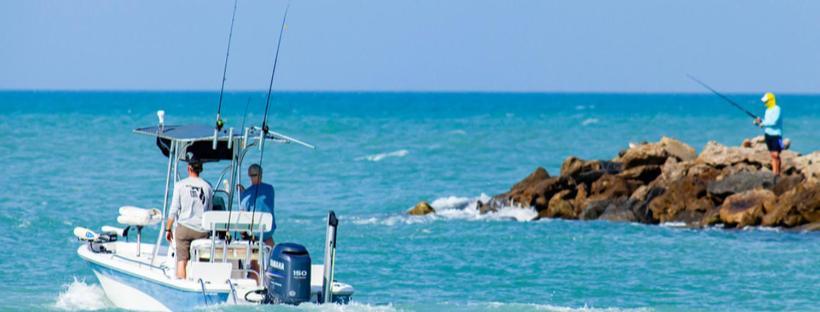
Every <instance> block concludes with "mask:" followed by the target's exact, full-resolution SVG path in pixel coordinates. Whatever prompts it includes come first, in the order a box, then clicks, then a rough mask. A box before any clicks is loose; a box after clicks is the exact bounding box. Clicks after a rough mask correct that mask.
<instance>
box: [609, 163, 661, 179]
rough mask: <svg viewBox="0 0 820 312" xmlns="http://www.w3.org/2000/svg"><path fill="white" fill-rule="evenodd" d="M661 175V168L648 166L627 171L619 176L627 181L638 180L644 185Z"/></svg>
mask: <svg viewBox="0 0 820 312" xmlns="http://www.w3.org/2000/svg"><path fill="white" fill-rule="evenodd" d="M659 175H661V166H658V165H646V166H639V167H634V168H630V169H627V170H625V171H624V172H621V173H619V174H618V176H619V177H621V178H624V179H627V180H638V181H641V182H643V183H649V182H652V181H653V180H655V178H657V177H658V176H659Z"/></svg>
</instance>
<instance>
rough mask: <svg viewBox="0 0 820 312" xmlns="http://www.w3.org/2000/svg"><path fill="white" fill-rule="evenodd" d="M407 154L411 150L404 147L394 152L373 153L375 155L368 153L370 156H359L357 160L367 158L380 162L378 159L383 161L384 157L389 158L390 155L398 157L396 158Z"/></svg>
mask: <svg viewBox="0 0 820 312" xmlns="http://www.w3.org/2000/svg"><path fill="white" fill-rule="evenodd" d="M407 154H410V152H409V151H408V150H404V149H403V150H398V151H393V152H389V153H379V154H373V155H368V156H362V157H357V158H356V160H367V161H372V162H378V161H381V160H382V159H385V158H389V157H396V158H400V157H404V156H407Z"/></svg>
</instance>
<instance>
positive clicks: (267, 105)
mask: <svg viewBox="0 0 820 312" xmlns="http://www.w3.org/2000/svg"><path fill="white" fill-rule="evenodd" d="M288 9H290V3H288V5H287V6H286V7H285V15H284V17H282V25H280V26H279V38H278V39H277V42H276V54H274V57H273V69H272V70H271V74H270V84H269V85H268V95H267V97H266V98H265V114H264V115H263V117H262V133H261V135H260V137H261V140H260V141H261V142H259V148H260V152H259V167H260V169H261V167H262V160H263V159H264V157H265V140H266V137H267V135H268V111H269V109H270V98H271V92H273V80H274V78H275V77H276V64H277V63H278V62H279V50H280V47H281V46H282V34H283V32H284V30H285V22H286V21H287V20H288ZM261 173H262V172H261V170H260V172H259V175H260V176H259V182H260V183H261V182H262V176H261ZM258 196H259V186H257V187H256V190H255V191H254V195H253V209H252V210H251V226H250V229H251V239H250V240H248V243H249V244H250V242H251V241H253V238H254V235H256V233H255V231H253V223H254V221H255V219H256V218H255V217H256V202H257V201H258V198H257V197H258ZM263 238H264V237H260V238H259V239H263Z"/></svg>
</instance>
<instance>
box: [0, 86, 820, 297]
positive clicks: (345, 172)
mask: <svg viewBox="0 0 820 312" xmlns="http://www.w3.org/2000/svg"><path fill="white" fill-rule="evenodd" d="M732 96H733V97H734V98H735V99H737V101H738V102H740V103H741V104H743V105H746V107H747V108H748V109H750V110H752V111H754V112H758V113H759V114H762V111H763V107H762V104H761V103H760V102H758V98H759V95H757V94H736V95H732ZM264 97H265V95H264V94H263V93H252V92H245V93H242V92H236V93H228V94H226V98H225V104H224V107H223V116H224V119H225V121H226V123H227V125H228V126H232V127H236V128H239V127H240V126H241V125H242V123H243V122H244V123H245V124H247V125H260V124H261V120H262V114H263V111H264ZM217 101H218V95H217V94H216V93H213V92H34V91H31V92H12V91H5V92H0V111H2V116H0V140H1V141H2V142H3V144H0V169H2V173H3V175H4V176H3V178H2V181H3V183H2V184H0V190H2V192H0V212H2V213H0V243H2V246H3V248H4V249H5V251H4V252H3V254H5V256H2V257H0V272H2V275H0V310H51V311H54V310H57V311H59V310H115V309H114V308H113V307H112V306H111V304H110V303H109V302H108V301H107V300H106V299H105V297H104V294H103V293H102V290H101V288H100V287H99V285H98V284H97V283H98V282H97V281H96V279H95V277H94V276H93V274H92V273H91V271H90V269H89V267H88V266H87V265H86V264H85V263H84V262H83V261H82V260H80V258H79V257H78V256H77V255H76V248H77V247H78V245H79V243H78V242H77V241H76V239H74V238H73V236H72V229H73V228H74V227H75V226H86V227H89V228H92V229H98V228H99V227H100V226H102V225H106V224H110V225H116V224H115V223H116V222H115V218H116V214H117V208H118V207H120V206H123V205H134V206H142V207H160V206H161V204H162V192H163V190H164V188H163V186H164V185H163V184H164V180H165V175H164V170H165V166H166V162H167V160H166V159H164V158H163V156H162V154H161V153H160V152H159V150H158V149H157V148H156V146H155V144H154V141H153V140H152V139H151V138H149V137H144V136H140V135H136V134H133V133H132V130H133V129H134V128H137V127H144V126H152V125H155V124H156V115H155V112H156V111H157V110H159V109H163V110H165V111H166V124H183V123H202V124H206V125H211V124H213V122H214V118H215V114H216V106H217ZM778 101H779V104H780V105H781V106H782V107H783V114H784V120H785V131H784V132H785V136H786V137H788V138H791V140H792V149H793V150H796V151H798V152H803V153H807V152H811V151H815V150H820V131H818V124H819V123H820V96H814V95H782V96H779V98H778ZM246 107H248V108H247V111H246ZM269 124H270V126H271V128H272V129H274V130H276V131H279V132H282V133H285V134H288V135H291V136H293V137H296V138H299V139H302V140H304V141H307V142H309V143H312V144H315V145H316V146H317V148H316V149H315V150H310V149H306V148H303V147H300V146H297V145H275V144H272V145H269V146H268V148H267V150H266V153H265V158H264V160H263V161H262V165H263V167H264V169H265V181H266V182H269V183H272V184H273V185H274V186H275V187H276V194H277V197H276V217H277V225H278V229H277V231H276V241H277V242H298V243H301V244H303V245H305V246H306V247H307V248H308V249H309V250H310V252H311V254H312V255H313V258H314V260H315V261H318V262H321V258H322V255H323V243H324V234H325V232H324V231H325V229H324V225H325V222H326V221H325V217H326V214H327V212H328V210H331V209H332V210H335V211H336V213H337V215H338V216H339V218H340V226H339V237H338V251H337V264H338V266H337V269H336V277H337V279H338V280H340V281H344V282H346V283H349V284H351V285H353V286H354V287H355V288H356V293H355V295H354V298H353V299H354V303H353V304H351V305H349V306H344V307H341V306H316V305H302V306H299V307H283V306H276V307H274V306H264V307H229V306H222V307H216V308H213V309H215V310H228V311H248V310H251V311H255V310H287V311H302V310H319V311H743V310H749V311H777V310H791V311H812V310H814V311H820V305H818V299H820V287H819V286H818V285H820V233H817V232H814V233H799V232H788V231H781V230H777V229H764V228H747V229H742V230H724V229H718V228H710V229H686V228H680V227H677V226H675V225H674V224H671V225H670V224H667V225H660V226H653V225H642V224H627V223H611V222H603V221H593V222H582V221H565V220H541V221H528V220H530V219H531V217H532V216H534V215H535V213H534V212H533V211H532V210H528V209H513V208H508V209H502V210H500V211H499V212H497V213H492V214H487V215H479V214H478V213H476V212H475V210H473V209H472V204H471V203H472V202H473V201H474V200H475V199H477V198H481V197H487V196H492V195H495V194H498V193H502V192H505V191H507V190H508V189H509V187H510V186H512V184H514V183H515V182H517V181H518V180H520V179H522V178H524V177H525V176H526V175H528V174H529V173H530V172H532V171H533V170H534V169H535V168H537V167H538V166H543V167H544V168H546V169H547V170H548V171H549V172H550V173H551V174H558V171H559V168H560V165H561V163H562V161H563V160H564V159H565V158H566V157H568V156H571V155H574V156H578V157H581V158H585V159H610V158H612V157H614V156H615V155H616V154H617V153H618V151H619V150H621V149H624V148H625V147H626V146H627V144H628V143H629V142H641V141H657V140H658V139H660V137H661V136H662V135H666V136H670V137H674V138H677V139H680V140H683V141H684V142H687V143H688V144H691V145H692V146H693V147H695V148H696V149H698V150H700V149H702V147H703V146H704V144H706V142H708V141H709V140H716V141H718V142H720V143H723V144H726V145H738V144H740V143H741V142H742V140H743V139H744V138H748V137H753V136H756V135H759V134H760V133H761V131H760V129H759V128H756V127H754V126H752V123H751V120H749V118H748V117H746V116H745V115H744V114H743V113H740V112H739V111H737V110H736V109H735V108H733V107H731V106H729V105H727V104H725V103H724V102H721V100H720V99H719V98H716V97H714V96H711V95H702V94H581V93H578V94H528V93H512V94H509V93H311V92H293V93H276V94H274V96H273V101H272V105H271V113H270V115H269ZM258 157H259V154H258V153H255V154H250V156H248V159H250V161H254V162H255V161H258ZM247 164H249V162H246V165H247ZM218 171H219V169H218V168H217V166H215V165H213V164H207V165H206V166H205V173H204V176H205V178H207V179H209V180H211V181H212V183H213V182H214V179H217V178H218V177H217V176H218V173H219V172H218ZM243 178H244V179H245V180H244V181H243V182H245V183H247V180H246V179H247V177H246V176H244V175H243ZM422 200H427V201H430V202H431V203H432V204H433V206H434V207H435V208H437V210H438V211H439V213H438V214H437V215H429V216H421V217H413V216H407V215H405V214H404V211H405V210H407V209H408V208H410V207H412V206H414V205H415V204H416V203H417V202H419V201H422ZM156 231H157V228H151V229H147V230H146V231H145V235H144V237H146V238H147V241H153V239H154V238H155V237H156Z"/></svg>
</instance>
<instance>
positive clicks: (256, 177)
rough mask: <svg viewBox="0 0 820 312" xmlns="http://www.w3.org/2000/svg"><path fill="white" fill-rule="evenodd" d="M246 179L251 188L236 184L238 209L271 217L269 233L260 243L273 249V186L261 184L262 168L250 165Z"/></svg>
mask: <svg viewBox="0 0 820 312" xmlns="http://www.w3.org/2000/svg"><path fill="white" fill-rule="evenodd" d="M248 178H250V180H251V186H249V187H248V188H247V189H246V188H245V187H244V186H242V184H237V185H236V188H237V189H239V198H240V202H239V208H240V209H241V210H244V211H256V212H268V213H270V214H271V216H272V217H273V222H272V223H271V229H270V231H267V232H265V233H264V236H263V237H262V241H263V242H265V244H266V245H268V246H270V247H271V248H272V247H273V244H274V242H273V232H274V231H275V230H276V215H274V214H273V198H274V194H275V193H274V189H273V185H270V184H267V183H263V182H262V166H260V165H258V164H252V165H250V167H248Z"/></svg>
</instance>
